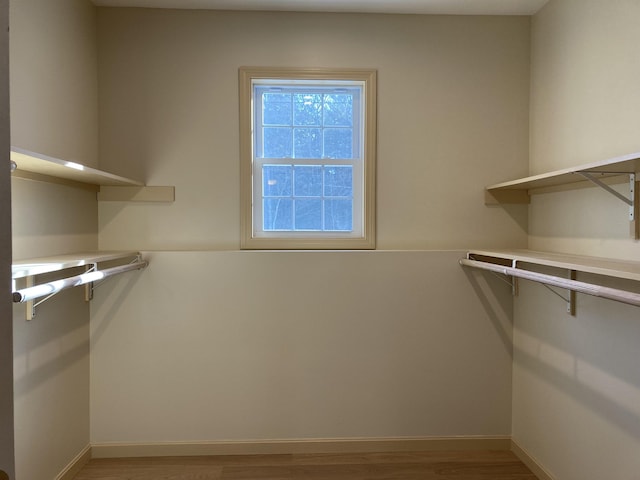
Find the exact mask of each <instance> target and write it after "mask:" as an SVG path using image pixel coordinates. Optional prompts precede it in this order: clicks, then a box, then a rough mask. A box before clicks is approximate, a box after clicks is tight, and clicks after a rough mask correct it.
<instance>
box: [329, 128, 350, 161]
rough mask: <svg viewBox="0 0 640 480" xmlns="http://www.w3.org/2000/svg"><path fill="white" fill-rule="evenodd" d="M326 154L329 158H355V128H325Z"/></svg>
mask: <svg viewBox="0 0 640 480" xmlns="http://www.w3.org/2000/svg"><path fill="white" fill-rule="evenodd" d="M324 155H325V157H327V158H341V159H349V158H353V130H352V129H350V128H327V129H325V131H324Z"/></svg>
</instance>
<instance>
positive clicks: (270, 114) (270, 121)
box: [262, 93, 292, 125]
mask: <svg viewBox="0 0 640 480" xmlns="http://www.w3.org/2000/svg"><path fill="white" fill-rule="evenodd" d="M262 98H263V105H262V109H263V110H262V122H263V123H264V125H291V116H292V112H291V94H290V93H265V94H264V95H263V97H262Z"/></svg>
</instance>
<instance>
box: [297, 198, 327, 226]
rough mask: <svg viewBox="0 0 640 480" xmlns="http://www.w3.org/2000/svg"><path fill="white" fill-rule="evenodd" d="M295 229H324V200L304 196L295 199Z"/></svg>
mask: <svg viewBox="0 0 640 480" xmlns="http://www.w3.org/2000/svg"><path fill="white" fill-rule="evenodd" d="M295 206H296V212H295V229H296V230H322V200H320V199H319V198H304V199H296V200H295Z"/></svg>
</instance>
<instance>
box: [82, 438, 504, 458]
mask: <svg viewBox="0 0 640 480" xmlns="http://www.w3.org/2000/svg"><path fill="white" fill-rule="evenodd" d="M510 449H511V437H510V436H508V435H505V436H465V437H399V438H389V437H383V438H333V439H290V440H249V441H219V442H176V443H169V442H167V443H129V444H125V443H96V444H93V445H92V448H91V454H92V458H126V457H160V456H170V457H173V456H198V455H257V454H292V453H356V452H410V451H425V450H510Z"/></svg>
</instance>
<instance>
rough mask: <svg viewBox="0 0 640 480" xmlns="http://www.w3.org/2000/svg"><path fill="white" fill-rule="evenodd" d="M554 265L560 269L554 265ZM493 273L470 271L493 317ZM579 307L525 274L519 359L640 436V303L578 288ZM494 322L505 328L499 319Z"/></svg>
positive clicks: (615, 282) (517, 315) (626, 286)
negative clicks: (583, 292)
mask: <svg viewBox="0 0 640 480" xmlns="http://www.w3.org/2000/svg"><path fill="white" fill-rule="evenodd" d="M545 271H546V270H545ZM548 273H551V274H556V275H558V273H557V271H553V270H551V269H550V270H549V272H548ZM491 276H492V275H491V274H490V273H487V272H467V277H468V278H469V279H470V282H471V283H472V285H473V286H474V290H475V291H476V293H477V294H478V296H479V298H480V299H481V302H482V304H483V306H484V307H485V309H487V312H488V313H489V316H490V318H492V319H495V318H496V315H495V314H492V313H491V309H492V308H493V307H492V305H491V301H490V298H491V297H492V296H493V292H491V291H488V292H487V290H486V288H487V287H492V285H490V284H489V283H488V282H487V283H486V284H485V285H482V282H483V277H484V278H485V281H486V279H488V278H489V277H491ZM579 279H580V280H582V281H587V282H588V281H592V282H593V283H597V284H601V285H602V284H606V285H607V286H610V287H614V288H620V289H623V290H628V291H634V290H636V291H637V290H640V287H639V286H638V284H637V282H635V283H634V282H631V281H626V280H619V279H609V278H606V277H599V276H596V275H586V274H582V276H581V278H579ZM500 288H502V287H500ZM561 293H564V292H561ZM576 309H577V314H576V316H575V317H572V316H570V315H569V314H568V313H566V304H565V303H564V302H563V300H562V299H559V298H557V297H556V296H555V295H553V294H552V293H551V292H549V291H547V289H546V288H545V287H544V286H543V285H541V284H538V283H534V282H529V281H521V283H520V293H519V295H518V297H516V300H515V302H514V329H515V330H514V334H513V337H514V344H513V352H514V354H513V357H514V362H515V364H517V365H518V366H519V367H521V368H523V369H526V370H527V371H528V372H529V374H531V375H533V376H534V377H536V378H537V379H539V380H541V381H543V382H545V383H547V384H549V385H551V386H553V388H555V389H557V390H558V391H559V392H562V393H563V394H564V395H567V396H569V397H571V398H572V399H573V400H574V401H575V402H578V403H580V404H581V405H583V406H584V407H586V408H587V409H589V410H590V411H592V412H593V413H594V414H595V415H596V416H598V417H602V418H604V419H606V420H607V421H608V422H610V423H612V424H614V425H616V426H617V427H618V428H620V429H621V430H623V431H625V432H627V433H628V434H629V435H631V436H633V437H634V438H637V439H640V404H639V403H638V401H637V399H638V398H640V369H638V368H637V365H638V363H637V362H638V356H637V352H638V345H639V344H640V321H638V318H639V313H640V308H638V307H634V306H631V305H625V304H622V303H618V302H615V301H612V300H607V299H601V298H596V297H592V296H588V295H581V294H577V300H576ZM494 325H495V326H496V328H497V329H501V328H502V326H501V325H500V324H499V323H496V322H495V321H494ZM499 331H500V330H499ZM501 337H502V338H503V339H504V341H506V340H507V338H508V337H507V334H506V333H504V332H501Z"/></svg>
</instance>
